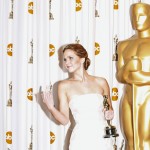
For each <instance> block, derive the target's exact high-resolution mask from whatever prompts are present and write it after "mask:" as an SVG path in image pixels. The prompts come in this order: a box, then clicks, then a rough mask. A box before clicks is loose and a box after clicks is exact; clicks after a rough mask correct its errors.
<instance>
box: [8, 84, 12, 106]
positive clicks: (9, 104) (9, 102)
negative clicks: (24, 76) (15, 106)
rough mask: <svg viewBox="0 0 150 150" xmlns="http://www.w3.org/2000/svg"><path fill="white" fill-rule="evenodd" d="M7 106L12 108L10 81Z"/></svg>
mask: <svg viewBox="0 0 150 150" xmlns="http://www.w3.org/2000/svg"><path fill="white" fill-rule="evenodd" d="M7 106H8V107H12V81H11V82H10V83H9V99H8V101H7Z"/></svg>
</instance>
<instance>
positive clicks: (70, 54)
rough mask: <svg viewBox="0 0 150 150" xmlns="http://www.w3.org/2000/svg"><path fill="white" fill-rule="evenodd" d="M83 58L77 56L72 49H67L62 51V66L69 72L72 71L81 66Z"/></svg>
mask: <svg viewBox="0 0 150 150" xmlns="http://www.w3.org/2000/svg"><path fill="white" fill-rule="evenodd" d="M83 59H84V58H80V57H79V56H77V55H76V53H75V52H74V51H73V50H70V49H67V50H65V52H64V66H65V68H66V69H67V71H68V72H69V73H73V72H75V71H77V70H79V69H80V68H81V67H83Z"/></svg>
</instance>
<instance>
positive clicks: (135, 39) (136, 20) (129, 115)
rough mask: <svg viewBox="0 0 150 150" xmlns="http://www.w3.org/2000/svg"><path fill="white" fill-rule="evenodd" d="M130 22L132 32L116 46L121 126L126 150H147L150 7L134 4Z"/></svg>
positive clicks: (149, 135) (149, 145)
mask: <svg viewBox="0 0 150 150" xmlns="http://www.w3.org/2000/svg"><path fill="white" fill-rule="evenodd" d="M130 19H131V24H132V28H133V30H135V32H134V34H133V35H131V36H130V37H129V38H127V39H125V40H123V41H119V43H118V46H117V53H118V61H117V63H116V70H117V71H116V78H117V80H118V82H120V83H122V84H124V87H123V94H122V98H121V102H120V122H121V123H120V125H121V131H122V133H123V136H124V139H126V140H125V150H150V4H147V3H143V2H141V1H139V2H137V3H133V4H132V5H131V6H130Z"/></svg>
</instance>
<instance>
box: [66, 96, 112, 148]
mask: <svg viewBox="0 0 150 150" xmlns="http://www.w3.org/2000/svg"><path fill="white" fill-rule="evenodd" d="M69 107H70V109H71V112H72V115H73V117H74V120H75V122H76V125H75V127H74V129H73V131H72V135H71V138H70V145H69V150H93V149H94V150H100V149H102V147H105V150H112V148H111V147H112V143H110V139H105V138H103V136H104V127H105V126H106V120H105V119H104V113H103V111H102V110H103V96H102V95H101V94H97V93H91V94H82V95H74V96H73V97H72V98H71V100H70V102H69ZM95 145H96V148H95Z"/></svg>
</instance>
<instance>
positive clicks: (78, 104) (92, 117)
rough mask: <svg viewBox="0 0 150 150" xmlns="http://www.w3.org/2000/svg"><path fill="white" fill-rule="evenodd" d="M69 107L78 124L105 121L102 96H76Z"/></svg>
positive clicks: (91, 94) (93, 94) (94, 94)
mask: <svg viewBox="0 0 150 150" xmlns="http://www.w3.org/2000/svg"><path fill="white" fill-rule="evenodd" d="M69 107H70V109H71V112H72V115H73V117H74V120H75V122H76V123H82V122H84V123H85V122H88V123H89V122H93V121H100V120H104V116H103V112H102V110H103V96H102V95H101V94H97V93H90V94H82V95H74V96H73V97H72V98H71V100H70V102H69Z"/></svg>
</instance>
